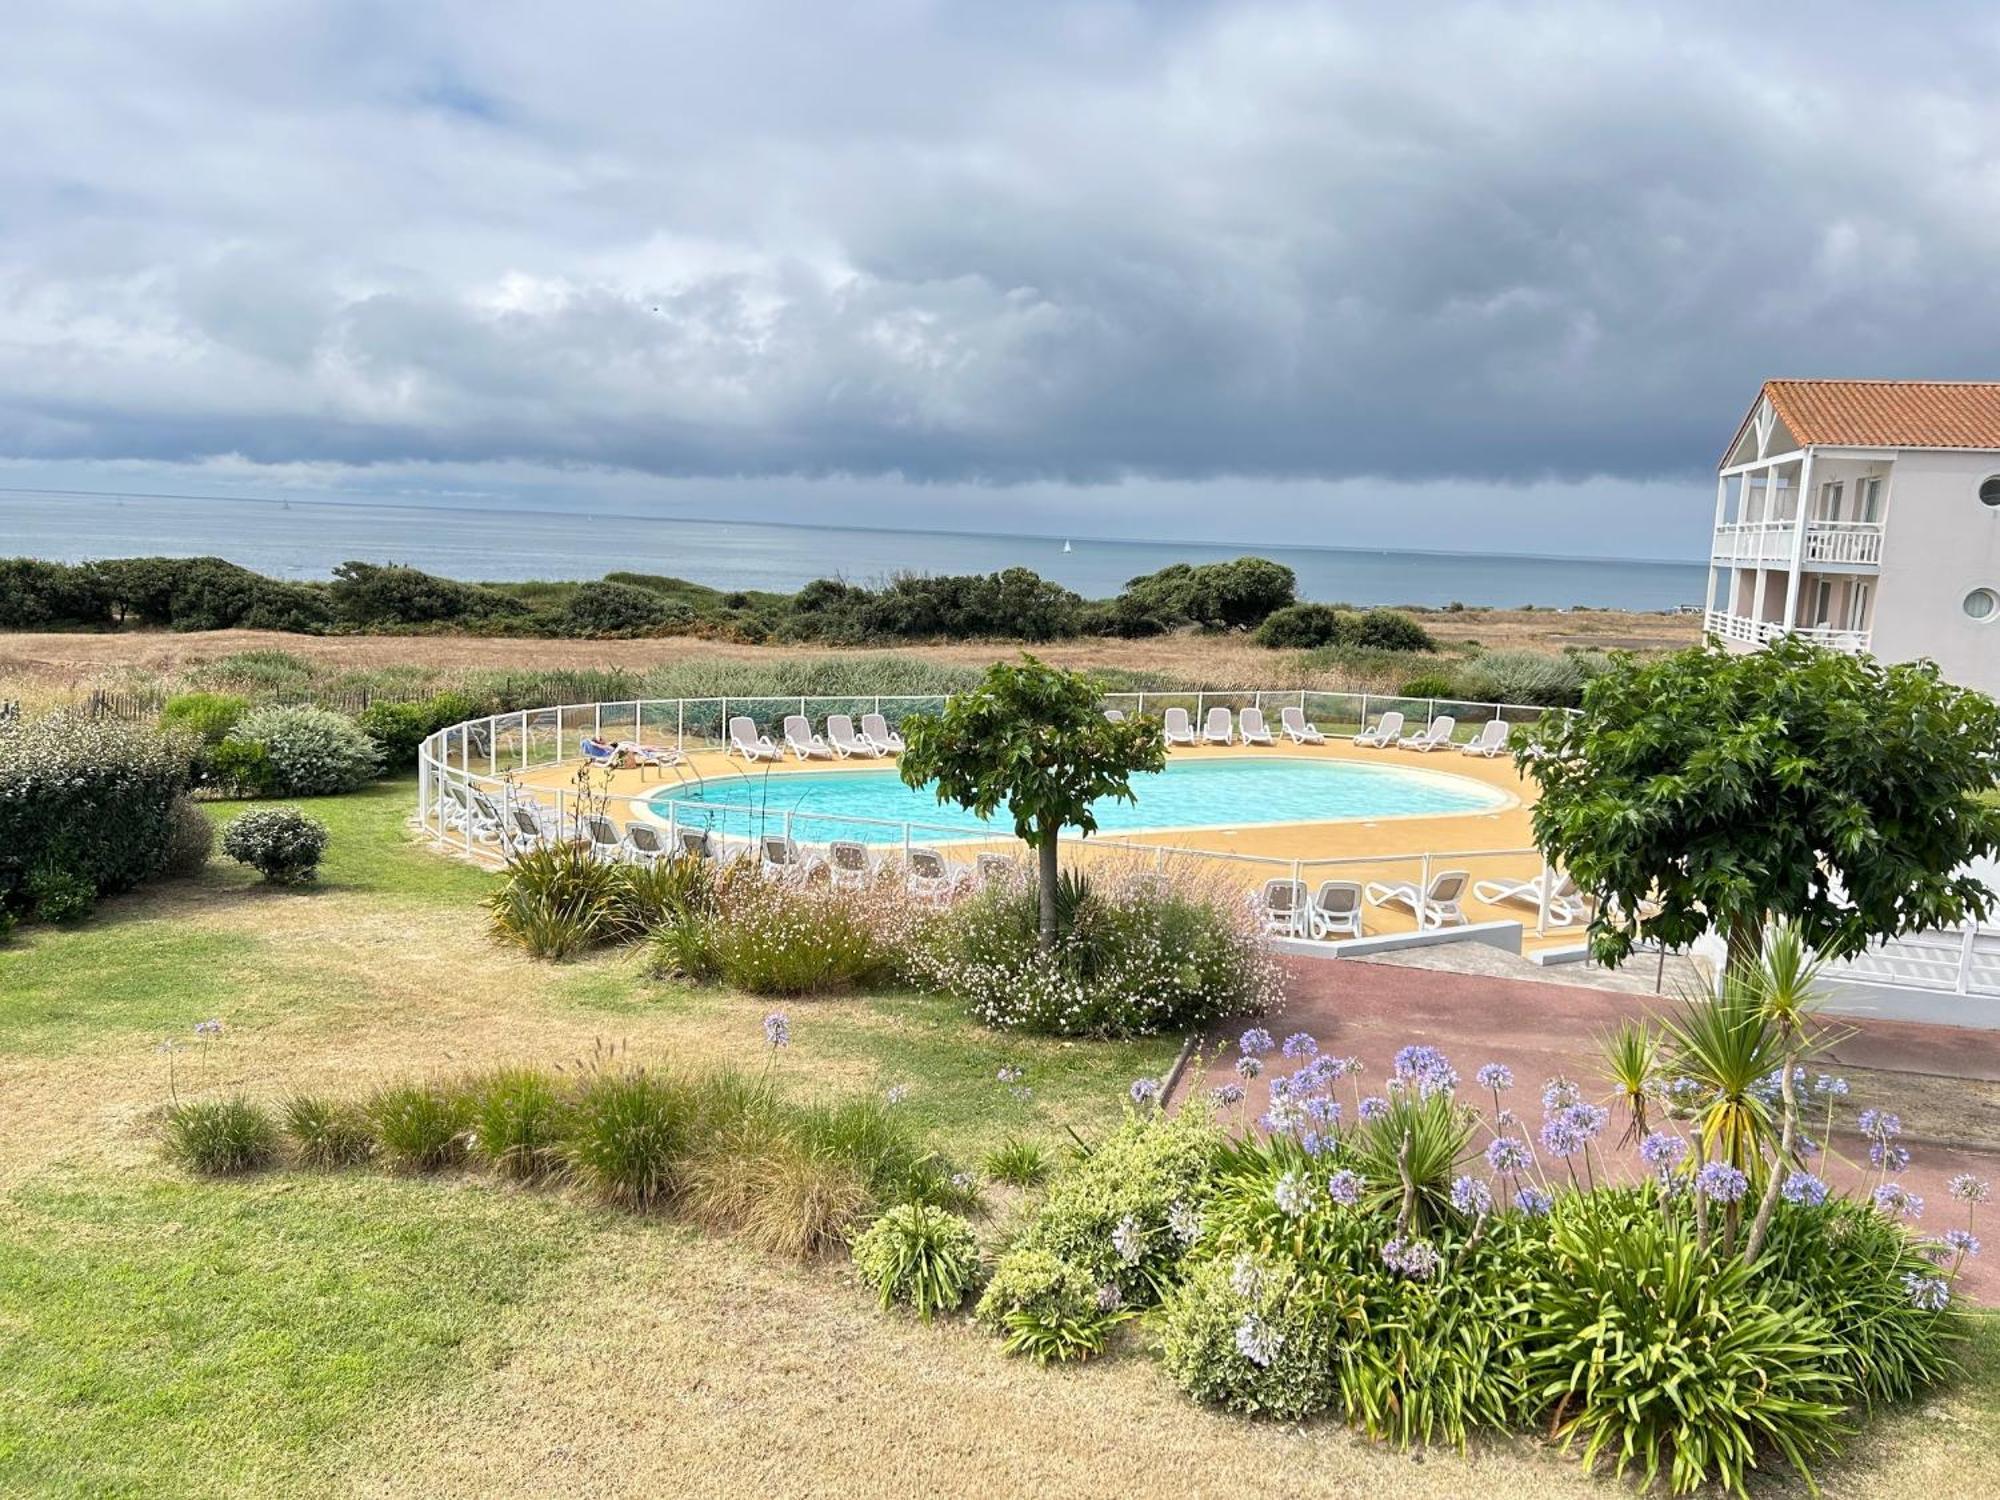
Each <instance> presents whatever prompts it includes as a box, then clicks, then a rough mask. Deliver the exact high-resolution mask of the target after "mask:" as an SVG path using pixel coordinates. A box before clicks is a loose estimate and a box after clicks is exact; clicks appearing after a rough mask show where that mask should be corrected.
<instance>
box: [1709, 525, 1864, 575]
mask: <svg viewBox="0 0 2000 1500" xmlns="http://www.w3.org/2000/svg"><path fill="white" fill-rule="evenodd" d="M1797 530H1798V523H1797V522H1796V521H1729V522H1725V523H1724V524H1723V525H1721V526H1718V527H1716V528H1715V544H1714V546H1713V548H1711V553H1712V555H1713V556H1714V558H1715V560H1716V561H1717V562H1719V563H1730V564H1735V565H1745V564H1747V565H1750V566H1763V567H1769V566H1772V565H1773V564H1785V565H1789V564H1790V562H1791V560H1792V543H1793V538H1794V537H1795V535H1796V534H1797ZM1804 561H1805V562H1806V563H1809V564H1811V563H1818V564H1822V565H1830V566H1845V567H1873V566H1875V565H1877V564H1879V563H1880V562H1881V561H1882V523H1881V522H1880V521H1808V522H1807V523H1806V536H1805V556H1804Z"/></svg>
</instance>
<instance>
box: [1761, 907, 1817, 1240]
mask: <svg viewBox="0 0 2000 1500" xmlns="http://www.w3.org/2000/svg"><path fill="white" fill-rule="evenodd" d="M1824 968H1825V964H1824V962H1823V961H1822V960H1821V958H1820V956H1819V955H1818V954H1817V953H1815V952H1814V951H1813V950H1812V949H1811V948H1810V947H1809V946H1807V943H1806V940H1805V934H1804V932H1803V931H1802V930H1801V929H1800V928H1799V926H1798V924H1797V923H1794V922H1780V923H1778V924H1777V925H1776V926H1774V927H1773V928H1772V929H1771V931H1770V933H1769V934H1768V935H1767V936H1766V938H1765V940H1764V950H1763V952H1762V953H1761V954H1760V955H1759V957H1758V960H1757V963H1756V964H1755V966H1754V967H1752V968H1751V969H1750V971H1749V972H1748V974H1747V975H1746V976H1745V979H1744V983H1745V984H1746V986H1747V987H1748V988H1749V990H1750V992H1751V994H1752V995H1753V996H1755V998H1756V1001H1757V1009H1758V1013H1759V1014H1760V1015H1761V1016H1762V1018H1763V1022H1764V1025H1765V1027H1766V1029H1767V1030H1769V1031H1770V1032H1771V1034H1772V1035H1773V1037H1774V1038H1775V1039H1776V1042H1777V1047H1778V1053H1779V1056H1778V1096H1779V1099H1780V1101H1781V1105H1782V1107H1781V1110H1780V1116H1779V1118H1780V1125H1779V1134H1778V1154H1777V1157H1776V1159H1775V1160H1774V1161H1773V1162H1772V1167H1771V1175H1770V1178H1769V1180H1767V1181H1766V1182H1765V1184H1764V1196H1763V1198H1762V1199H1761V1200H1760V1201H1759V1202H1758V1205H1757V1218H1756V1221H1755V1222H1754V1223H1753V1224H1752V1225H1751V1227H1750V1238H1749V1240H1748V1242H1747V1243H1746V1244H1745V1245H1744V1247H1743V1259H1744V1260H1745V1261H1746V1262H1751V1261H1755V1260H1756V1259H1757V1255H1758V1252H1759V1251H1760V1250H1762V1249H1763V1247H1764V1236H1765V1234H1766V1233H1767V1232H1768V1231H1769V1229H1770V1227H1771V1214H1772V1213H1773V1211H1775V1210H1776V1208H1777V1206H1778V1194H1779V1192H1780V1191H1781V1190H1782V1187H1783V1183H1784V1175H1785V1169H1786V1167H1787V1166H1788V1165H1789V1164H1790V1163H1791V1162H1792V1161H1793V1160H1794V1159H1795V1153H1796V1151H1797V1146H1796V1136H1797V1133H1798V1119H1799V1108H1798V1097H1797V1095H1796V1093H1795V1092H1794V1089H1793V1085H1792V1069H1793V1067H1794V1065H1795V1064H1796V1062H1797V1061H1798V1059H1799V1058H1801V1057H1803V1056H1805V1055H1806V1053H1807V1052H1809V1051H1811V1050H1813V1045H1814V1044H1813V1039H1812V1037H1811V1036H1810V1035H1809V1031H1808V1027H1809V1022H1810V1018H1811V1014H1812V1011H1813V1009H1814V1007H1815V1006H1816V1005H1817V1004H1818V1001H1819V981H1820V975H1821V972H1822V971H1823V969H1824Z"/></svg>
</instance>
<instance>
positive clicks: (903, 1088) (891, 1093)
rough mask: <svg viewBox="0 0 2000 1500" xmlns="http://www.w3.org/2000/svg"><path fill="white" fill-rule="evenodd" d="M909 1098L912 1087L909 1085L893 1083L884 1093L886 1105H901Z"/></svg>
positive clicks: (883, 1097) (883, 1099) (883, 1098)
mask: <svg viewBox="0 0 2000 1500" xmlns="http://www.w3.org/2000/svg"><path fill="white" fill-rule="evenodd" d="M909 1097H910V1086H909V1085H908V1084H907V1083H892V1084H890V1085H889V1087H888V1088H886V1089H884V1090H883V1091H882V1101H883V1103H885V1104H901V1103H902V1102H903V1101H904V1100H905V1099H907V1098H909Z"/></svg>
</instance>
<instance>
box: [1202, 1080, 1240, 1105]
mask: <svg viewBox="0 0 2000 1500" xmlns="http://www.w3.org/2000/svg"><path fill="white" fill-rule="evenodd" d="M1208 1096H1209V1098H1211V1099H1213V1100H1214V1101H1215V1102H1216V1103H1217V1104H1222V1105H1229V1104H1241V1103H1242V1102H1243V1085H1242V1084H1240V1083H1223V1084H1217V1085H1216V1086H1215V1087H1214V1088H1212V1089H1210V1090H1209V1091H1208Z"/></svg>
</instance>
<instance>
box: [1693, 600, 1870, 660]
mask: <svg viewBox="0 0 2000 1500" xmlns="http://www.w3.org/2000/svg"><path fill="white" fill-rule="evenodd" d="M1702 628H1703V629H1704V630H1705V631H1707V633H1708V634H1710V635H1712V636H1716V637H1719V638H1720V639H1722V640H1725V641H1731V642H1734V643H1736V644H1737V645H1742V646H1768V645H1770V644H1771V642H1772V641H1775V640H1776V639H1777V638H1778V637H1779V636H1781V635H1795V636H1797V637H1798V638H1799V639H1800V640H1802V641H1811V642H1812V643H1813V644H1814V645H1815V646H1830V647H1832V648H1833V649H1834V650H1835V651H1866V650H1867V649H1868V632H1867V631H1865V630H1837V629H1835V628H1834V627H1833V626H1831V625H1800V626H1796V627H1794V628H1792V629H1789V630H1788V629H1786V628H1785V626H1783V625H1781V624H1780V623H1779V622H1778V621H1776V620H1753V619H1751V618H1750V617H1749V616H1748V615H1732V614H1727V613H1725V612H1723V611H1722V610H1719V609H1711V610H1710V611H1709V612H1708V614H1707V615H1706V616H1705V617H1704V621H1703V626H1702Z"/></svg>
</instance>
